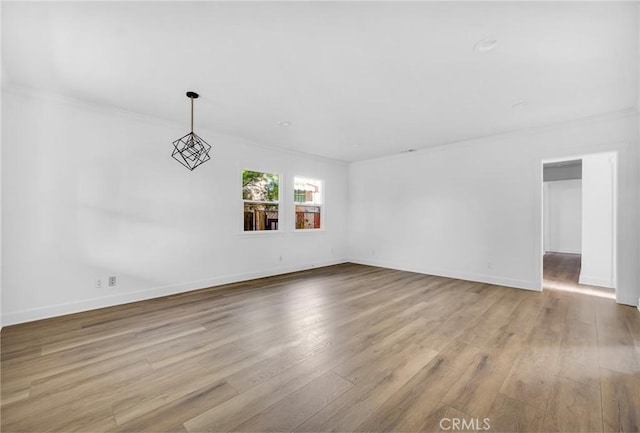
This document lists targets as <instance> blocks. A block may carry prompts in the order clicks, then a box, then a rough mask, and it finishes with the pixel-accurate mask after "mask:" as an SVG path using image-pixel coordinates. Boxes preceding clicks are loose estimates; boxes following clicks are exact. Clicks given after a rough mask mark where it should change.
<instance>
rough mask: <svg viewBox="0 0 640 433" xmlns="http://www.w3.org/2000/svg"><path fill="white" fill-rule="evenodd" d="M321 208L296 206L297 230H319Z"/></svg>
mask: <svg viewBox="0 0 640 433" xmlns="http://www.w3.org/2000/svg"><path fill="white" fill-rule="evenodd" d="M320 215H322V213H321V212H320V206H298V205H297V206H296V229H298V230H304V229H319V228H320Z"/></svg>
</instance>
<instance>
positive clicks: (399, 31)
mask: <svg viewBox="0 0 640 433" xmlns="http://www.w3.org/2000/svg"><path fill="white" fill-rule="evenodd" d="M637 8H638V4H637V3H631V2H623V3H613V2H587V3H581V2H567V3H549V2H541V3H534V2H527V3H520V2H495V3H491V2H470V3H453V2H447V3H438V2H424V3H420V2H406V3H400V2H258V3H248V2H236V3H231V2H228V3H223V2H193V3H179V2H158V3H152V2H107V3H95V2H70V3H57V2H45V3H32V2H16V3H13V2H3V3H2V50H3V86H5V87H12V86H22V87H31V88H36V89H42V90H46V91H49V92H54V93H61V94H64V95H68V96H71V97H75V98H80V99H83V100H88V101H91V102H96V103H100V104H105V105H108V106H114V107H117V108H121V109H125V110H130V111H134V112H139V113H144V114H147V115H152V116H156V117H159V118H162V119H167V120H172V121H179V122H184V124H185V128H187V126H188V100H187V98H186V96H184V93H185V91H187V90H195V91H197V92H199V93H200V94H201V98H200V99H199V100H198V101H197V103H196V128H195V129H196V132H197V131H198V127H199V126H200V127H206V128H208V129H214V130H218V131H221V132H223V133H226V134H232V135H236V136H240V137H243V138H247V139H251V140H255V141H258V142H261V143H265V144H268V145H272V146H280V147H285V148H290V149H294V150H297V151H301V152H305V153H310V154H316V155H323V156H327V157H331V158H336V159H341V160H348V161H353V160H360V159H367V158H372V157H376V156H380V155H385V154H392V153H397V152H401V151H404V150H406V149H410V148H423V147H429V146H436V145H441V144H445V143H451V142H455V141H459V140H463V139H468V138H473V137H480V136H487V135H493V134H497V133H501V132H507V131H513V130H518V129H522V128H530V127H536V126H541V125H547V124H551V123H557V122H560V121H564V120H570V119H576V118H581V117H586V116H591V115H595V114H600V113H606V112H612V111H618V110H624V109H628V108H631V107H633V106H634V105H636V103H637V101H636V99H637V95H638V87H637V86H638V12H637V10H638V9H637ZM483 39H497V40H498V45H497V46H496V48H495V49H494V50H492V51H488V52H476V51H474V50H473V46H474V45H475V44H476V43H477V42H478V41H480V40H483ZM521 101H528V103H529V104H528V105H526V106H524V107H520V108H512V106H513V105H514V104H516V103H518V102H521ZM285 120H286V121H291V122H292V123H293V124H292V126H290V127H288V128H286V127H282V126H279V122H280V121H285ZM172 138H174V137H167V139H168V140H170V139H172ZM212 144H213V145H214V146H215V143H212Z"/></svg>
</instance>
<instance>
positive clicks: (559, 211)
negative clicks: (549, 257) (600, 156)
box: [544, 179, 582, 254]
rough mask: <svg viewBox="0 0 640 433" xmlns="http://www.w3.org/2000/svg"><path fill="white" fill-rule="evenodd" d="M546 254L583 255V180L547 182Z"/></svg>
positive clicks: (545, 198)
mask: <svg viewBox="0 0 640 433" xmlns="http://www.w3.org/2000/svg"><path fill="white" fill-rule="evenodd" d="M544 216H545V220H544V238H545V247H544V250H545V251H551V252H556V253H571V254H580V251H581V246H580V239H581V237H582V181H581V180H580V179H572V180H557V181H552V182H545V183H544Z"/></svg>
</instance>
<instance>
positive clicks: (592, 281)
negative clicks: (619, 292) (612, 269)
mask: <svg viewBox="0 0 640 433" xmlns="http://www.w3.org/2000/svg"><path fill="white" fill-rule="evenodd" d="M578 284H585V285H587V286H598V287H607V288H609V289H612V288H613V284H612V283H611V280H609V279H607V278H599V277H591V276H589V275H582V274H580V278H578Z"/></svg>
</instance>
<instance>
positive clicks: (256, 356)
mask: <svg viewBox="0 0 640 433" xmlns="http://www.w3.org/2000/svg"><path fill="white" fill-rule="evenodd" d="M564 259H566V257H555V259H554V257H546V258H545V265H546V268H545V278H546V280H547V281H549V282H551V283H554V282H555V283H558V281H564V282H565V283H567V281H569V282H570V280H571V278H573V277H571V275H574V276H575V275H577V273H576V271H575V269H574V268H575V266H576V263H575V260H574V261H571V260H564ZM578 266H579V262H578ZM555 283H554V284H555ZM550 285H553V284H550ZM639 337H640V312H638V311H637V310H636V309H635V308H632V307H625V306H620V305H616V304H615V302H614V301H613V300H611V299H607V298H603V297H598V296H591V295H585V294H581V293H576V292H572V291H562V290H553V289H549V290H544V291H543V292H542V293H537V292H530V291H525V290H517V289H510V288H505V287H499V286H494V285H489V284H481V283H473V282H467V281H460V280H453V279H448V278H441V277H435V276H428V275H420V274H415V273H410V272H402V271H394V270H388V269H381V268H374V267H369V266H361V265H354V264H345V265H338V266H332V267H327V268H322V269H316V270H311V271H305V272H299V273H295V274H289V275H283V276H278V277H272V278H266V279H261V280H255V281H250V282H245V283H238V284H233V285H229V286H225V287H223V288H219V289H216V290H213V289H207V290H200V291H196V292H190V293H185V294H181V295H176V296H169V297H165V298H159V299H154V300H150V301H145V302H139V303H134V304H128V305H123V306H118V307H113V308H106V309H101V310H95V311H90V312H85V313H80V314H74V315H70V316H65V317H60V318H54V319H48V320H42V321H38V322H33V323H28V324H23V325H16V326H10V327H6V328H4V329H3V330H2V341H1V348H2V358H1V385H2V403H1V407H0V409H1V415H2V421H1V428H2V431H3V432H45V431H47V432H72V431H73V432H78V431H84V432H180V433H195V432H226V431H235V432H292V431H295V432H325V431H326V432H328V431H336V432H348V431H358V432H360V431H362V432H365V431H367V432H383V431H384V432H389V431H397V432H418V431H420V432H426V431H452V430H451V429H450V427H451V424H447V422H445V423H444V424H443V425H441V423H440V422H441V420H442V419H443V418H448V419H463V420H466V422H467V423H468V422H473V421H474V420H479V423H480V424H479V425H480V426H483V424H482V422H483V420H484V419H485V418H488V422H489V424H490V426H491V428H490V431H493V432H512V431H543V432H552V431H553V432H583V431H584V432H587V431H588V432H602V431H607V432H609V431H624V432H637V431H638V430H639V429H640V338H639ZM466 425H467V427H466V428H463V429H462V430H467V429H469V428H470V427H469V424H466ZM447 427H449V429H448V430H447ZM443 428H444V429H443ZM471 430H475V428H471Z"/></svg>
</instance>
